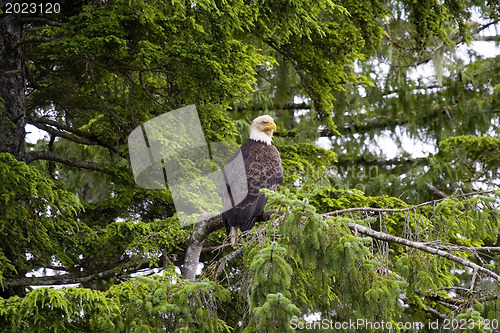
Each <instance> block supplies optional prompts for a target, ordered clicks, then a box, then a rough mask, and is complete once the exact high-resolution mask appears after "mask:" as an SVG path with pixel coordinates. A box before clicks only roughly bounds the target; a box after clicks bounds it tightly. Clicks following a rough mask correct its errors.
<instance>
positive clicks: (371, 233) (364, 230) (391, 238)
mask: <svg viewBox="0 0 500 333" xmlns="http://www.w3.org/2000/svg"><path fill="white" fill-rule="evenodd" d="M348 225H349V228H350V229H351V230H352V231H354V232H360V233H362V234H364V235H367V236H370V237H371V238H375V239H378V240H382V241H386V242H391V243H398V244H401V245H406V246H409V247H413V248H415V249H419V250H421V251H424V252H427V253H431V254H435V255H438V256H440V257H443V258H446V259H448V260H451V261H454V262H457V263H459V264H461V265H463V266H466V267H469V268H472V269H473V270H475V271H478V272H482V273H484V274H486V275H488V276H489V277H490V278H493V279H494V280H495V281H496V282H498V283H500V275H498V274H496V273H495V272H493V271H491V270H489V269H487V268H484V267H482V266H479V265H477V264H475V263H473V262H471V261H469V260H466V259H464V258H461V257H457V256H455V255H453V254H451V253H449V252H446V251H443V250H440V249H436V248H434V247H432V246H429V245H426V244H425V243H421V242H414V241H411V240H408V239H406V238H401V237H396V236H392V235H389V234H386V233H383V232H379V231H375V230H373V229H370V228H367V227H365V226H362V225H359V224H356V223H349V224H348Z"/></svg>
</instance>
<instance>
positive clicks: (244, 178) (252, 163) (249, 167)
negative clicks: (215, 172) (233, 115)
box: [218, 140, 283, 233]
mask: <svg viewBox="0 0 500 333" xmlns="http://www.w3.org/2000/svg"><path fill="white" fill-rule="evenodd" d="M238 153H241V156H242V157H243V162H244V166H245V172H244V173H243V172H242V170H241V169H240V170H235V169H234V168H233V169H232V168H227V167H226V169H225V174H226V175H225V177H223V178H222V179H221V184H220V185H219V191H218V192H219V195H220V196H222V200H223V213H222V220H223V221H224V225H225V226H226V229H227V231H228V233H229V229H230V227H239V228H240V229H241V231H245V230H249V229H251V228H252V227H253V226H254V225H255V223H256V222H258V221H259V220H260V218H261V216H262V213H263V212H264V206H265V205H266V203H267V197H266V196H265V195H264V194H262V193H260V189H262V188H267V189H270V190H272V191H274V190H276V188H277V186H278V184H283V166H282V165H281V158H280V155H279V152H278V150H277V149H276V147H274V146H272V145H267V144H265V143H261V142H257V141H254V140H247V141H246V142H245V143H244V144H243V145H242V146H241V148H240V150H239V151H238V152H236V153H235V155H233V157H234V156H236V155H237V154H238ZM231 159H233V158H231ZM231 159H230V161H231ZM228 165H230V163H228ZM244 182H246V185H247V186H246V187H247V188H246V189H244V191H242V190H241V187H244V186H235V184H240V185H241V184H244ZM224 187H225V188H226V191H224V190H223V189H224ZM223 193H226V194H227V195H223ZM242 193H243V195H244V196H242ZM245 193H246V195H245ZM234 198H237V199H239V200H234ZM241 199H242V200H241Z"/></svg>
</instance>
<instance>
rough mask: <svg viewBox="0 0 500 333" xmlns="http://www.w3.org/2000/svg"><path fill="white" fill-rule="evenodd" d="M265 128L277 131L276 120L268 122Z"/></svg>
mask: <svg viewBox="0 0 500 333" xmlns="http://www.w3.org/2000/svg"><path fill="white" fill-rule="evenodd" d="M264 129H265V130H269V129H273V130H275V131H276V124H275V123H274V121H271V122H270V123H269V124H267V125H266V126H264Z"/></svg>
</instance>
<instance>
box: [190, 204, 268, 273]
mask: <svg viewBox="0 0 500 333" xmlns="http://www.w3.org/2000/svg"><path fill="white" fill-rule="evenodd" d="M277 212H278V211H277V210H276V209H272V210H267V211H265V212H264V214H263V216H262V219H263V220H268V219H269V218H270V217H271V215H273V214H275V213H277ZM223 227H224V224H223V223H222V215H221V214H220V213H212V214H208V215H207V216H205V218H203V219H201V220H200V221H199V222H198V223H196V225H195V226H194V230H193V233H192V234H191V237H189V241H188V248H187V250H186V256H185V258H184V264H183V265H182V268H181V272H182V276H183V277H184V278H185V279H188V280H194V279H195V278H196V269H197V268H198V262H199V261H200V254H201V250H202V249H203V243H204V242H205V239H207V238H208V236H210V234H211V233H212V232H214V231H216V230H218V229H221V228H223Z"/></svg>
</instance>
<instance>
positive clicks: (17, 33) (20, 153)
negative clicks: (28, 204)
mask: <svg viewBox="0 0 500 333" xmlns="http://www.w3.org/2000/svg"><path fill="white" fill-rule="evenodd" d="M22 36H23V24H22V22H21V17H20V15H17V14H16V15H14V14H8V15H5V14H3V15H0V152H7V153H10V154H12V155H14V156H15V157H16V158H17V159H18V160H23V159H24V151H25V149H24V138H25V135H26V132H25V129H24V126H25V124H26V120H25V115H26V95H25V91H26V80H25V70H24V51H23V47H22V46H21V45H20V44H19V41H20V40H21V39H22ZM16 45H17V46H16Z"/></svg>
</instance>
